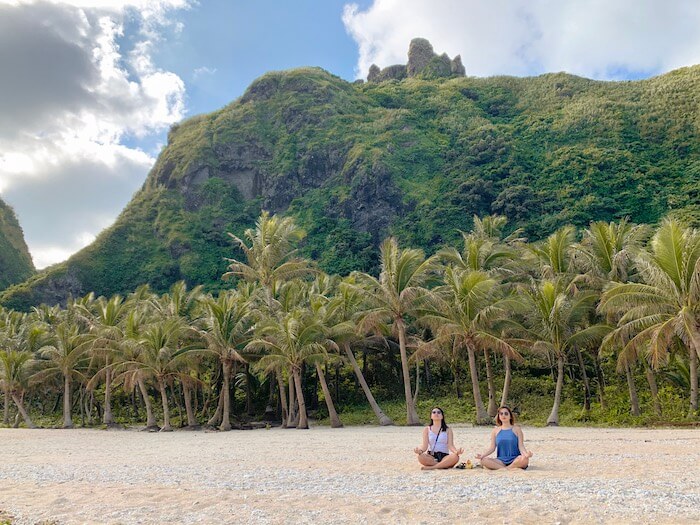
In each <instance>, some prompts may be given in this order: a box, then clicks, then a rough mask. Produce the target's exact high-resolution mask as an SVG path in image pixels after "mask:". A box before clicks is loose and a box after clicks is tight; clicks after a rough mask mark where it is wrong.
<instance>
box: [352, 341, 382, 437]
mask: <svg viewBox="0 0 700 525" xmlns="http://www.w3.org/2000/svg"><path fill="white" fill-rule="evenodd" d="M343 348H344V349H345V355H346V356H347V358H348V360H349V361H350V364H351V365H352V369H353V371H354V372H355V376H356V377H357V380H358V381H359V382H360V386H362V391H363V392H364V393H365V397H366V398H367V401H368V402H369V406H371V407H372V410H373V411H374V415H375V416H377V419H378V420H379V424H380V425H381V426H388V425H393V424H394V422H393V421H392V420H391V419H390V418H389V417H388V416H387V415H386V414H385V413H384V411H383V410H382V409H381V408H380V407H379V404H378V403H377V401H376V400H375V399H374V396H373V395H372V391H371V390H370V389H369V385H368V384H367V381H366V380H365V376H364V374H363V373H362V370H360V366H359V365H358V364H357V360H356V359H355V355H354V354H353V353H352V350H350V345H347V344H345V345H343Z"/></svg>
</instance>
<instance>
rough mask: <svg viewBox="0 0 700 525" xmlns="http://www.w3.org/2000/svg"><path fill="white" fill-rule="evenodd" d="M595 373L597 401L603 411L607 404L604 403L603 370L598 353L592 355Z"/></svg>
mask: <svg viewBox="0 0 700 525" xmlns="http://www.w3.org/2000/svg"><path fill="white" fill-rule="evenodd" d="M593 357H594V361H593V362H594V364H595V373H596V376H597V377H598V399H599V400H600V408H602V409H603V410H605V409H606V408H607V403H606V402H605V378H604V377H603V369H602V368H601V366H600V356H599V355H598V352H595V354H594V356H593Z"/></svg>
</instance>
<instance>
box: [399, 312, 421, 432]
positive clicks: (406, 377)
mask: <svg viewBox="0 0 700 525" xmlns="http://www.w3.org/2000/svg"><path fill="white" fill-rule="evenodd" d="M396 326H397V329H398V332H399V351H400V353H401V373H402V374H403V389H404V395H405V396H406V424H407V425H409V426H416V425H420V424H421V423H420V419H419V418H418V413H417V412H416V407H415V405H414V404H413V396H412V395H411V374H410V373H409V371H408V354H407V353H406V326H405V325H404V323H403V320H402V319H398V320H397V321H396Z"/></svg>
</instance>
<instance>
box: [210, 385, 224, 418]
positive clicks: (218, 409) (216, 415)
mask: <svg viewBox="0 0 700 525" xmlns="http://www.w3.org/2000/svg"><path fill="white" fill-rule="evenodd" d="M222 388H223V387H222ZM223 406H224V393H223V391H222V392H220V393H219V400H218V401H217V402H216V410H215V411H214V415H212V416H211V417H210V418H209V421H207V425H208V426H210V427H215V426H217V425H218V424H219V423H220V422H221V412H222V411H223Z"/></svg>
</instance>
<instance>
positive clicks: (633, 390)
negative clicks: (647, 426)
mask: <svg viewBox="0 0 700 525" xmlns="http://www.w3.org/2000/svg"><path fill="white" fill-rule="evenodd" d="M625 376H626V377H627V388H628V389H629V392H630V412H631V413H632V415H633V416H638V415H639V414H641V412H640V410H639V398H637V387H636V385H635V384H634V376H633V375H632V367H631V366H630V364H629V363H627V362H626V363H625Z"/></svg>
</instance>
